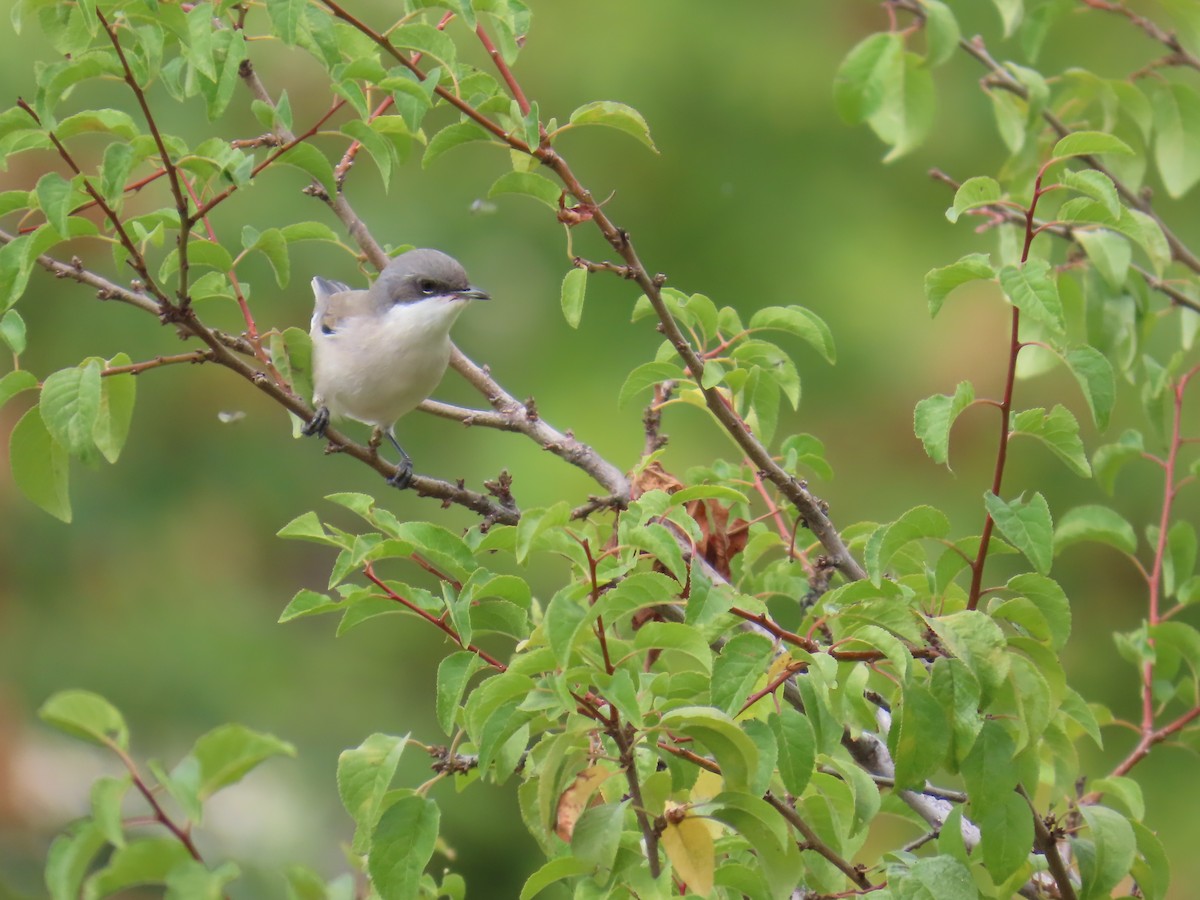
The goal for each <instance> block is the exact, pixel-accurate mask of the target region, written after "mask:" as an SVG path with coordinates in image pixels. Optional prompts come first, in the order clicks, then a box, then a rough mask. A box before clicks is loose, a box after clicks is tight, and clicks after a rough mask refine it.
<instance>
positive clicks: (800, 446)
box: [779, 434, 833, 481]
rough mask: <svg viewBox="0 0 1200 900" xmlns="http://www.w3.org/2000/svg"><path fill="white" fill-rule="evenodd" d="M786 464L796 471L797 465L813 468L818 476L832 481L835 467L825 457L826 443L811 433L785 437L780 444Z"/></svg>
mask: <svg viewBox="0 0 1200 900" xmlns="http://www.w3.org/2000/svg"><path fill="white" fill-rule="evenodd" d="M779 453H780V455H781V456H782V457H783V461H784V466H785V467H786V468H788V469H789V470H790V471H795V469H796V467H797V466H805V467H806V468H808V469H811V470H812V471H813V472H814V473H815V474H816V475H817V477H818V478H822V479H824V480H825V481H830V480H831V479H832V478H833V469H832V468H831V467H830V465H829V463H828V462H827V461H826V459H825V445H824V444H822V443H821V441H820V440H818V439H817V438H815V437H813V436H812V435H811V434H793V435H789V436H788V437H786V438H784V440H783V443H782V444H780V445H779Z"/></svg>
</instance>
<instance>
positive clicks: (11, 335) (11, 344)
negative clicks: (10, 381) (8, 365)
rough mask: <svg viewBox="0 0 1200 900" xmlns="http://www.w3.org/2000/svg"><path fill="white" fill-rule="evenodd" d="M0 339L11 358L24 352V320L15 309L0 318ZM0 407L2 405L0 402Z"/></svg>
mask: <svg viewBox="0 0 1200 900" xmlns="http://www.w3.org/2000/svg"><path fill="white" fill-rule="evenodd" d="M0 339H3V340H4V343H6V344H8V349H9V350H11V351H12V353H13V356H20V355H21V354H22V353H24V352H25V320H24V319H23V318H21V314H20V313H19V312H17V311H16V310H15V309H10V310H9V311H8V312H6V313H4V315H2V316H0ZM18 371H19V370H18ZM9 374H12V373H9ZM0 405H3V403H2V402H0Z"/></svg>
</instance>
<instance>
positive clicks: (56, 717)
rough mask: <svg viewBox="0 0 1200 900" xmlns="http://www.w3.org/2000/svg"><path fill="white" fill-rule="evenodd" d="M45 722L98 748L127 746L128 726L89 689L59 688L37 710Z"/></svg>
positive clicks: (123, 748) (115, 709) (109, 704)
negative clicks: (65, 689) (66, 689)
mask: <svg viewBox="0 0 1200 900" xmlns="http://www.w3.org/2000/svg"><path fill="white" fill-rule="evenodd" d="M38 717H39V718H40V719H41V720H42V721H43V722H45V723H46V724H48V725H53V726H54V727H55V728H57V729H59V730H60V731H65V732H67V733H68V734H72V735H74V736H75V737H79V738H83V739H84V740H86V741H91V742H92V743H93V744H99V745H100V746H102V747H117V748H120V749H121V750H128V749H129V727H128V726H127V725H126V724H125V718H124V716H122V715H121V713H120V711H118V710H117V708H116V707H115V706H113V705H112V704H111V703H109V702H108V701H107V700H105V699H104V698H103V697H101V696H100V695H99V694H93V693H92V692H91V691H79V690H71V691H60V692H59V693H57V694H54V695H53V696H52V697H50V698H49V699H48V700H47V701H46V702H45V703H43V704H42V707H41V709H39V710H38Z"/></svg>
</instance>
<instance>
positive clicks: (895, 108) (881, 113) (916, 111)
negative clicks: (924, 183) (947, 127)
mask: <svg viewBox="0 0 1200 900" xmlns="http://www.w3.org/2000/svg"><path fill="white" fill-rule="evenodd" d="M903 61H904V65H903V66H902V67H901V68H900V69H899V72H898V73H897V74H898V75H899V77H898V78H895V79H894V80H891V81H889V82H887V83H886V84H885V85H884V91H883V99H882V101H881V103H880V105H879V109H877V110H876V111H875V113H874V114H873V115H871V117H870V118H869V119H868V120H867V124H868V125H870V126H871V130H872V131H874V132H875V134H876V135H877V136H878V137H879V139H880V140H881V141H883V142H884V143H885V144H889V145H890V146H891V148H892V149H891V150H890V151H889V152H888V154H887V155H886V156H884V158H883V160H884V162H892V161H893V160H895V159H898V158H900V157H901V156H903V155H904V154H905V153H908V152H909V151H910V150H913V149H915V148H916V147H918V146H920V144H921V143H922V142H923V141H924V140H925V137H926V136H927V135H928V133H929V130H930V128H931V127H932V126H933V115H934V92H933V75H932V74H931V73H930V71H929V69H928V68H926V67H925V61H924V60H923V59H921V57H919V56H918V55H917V54H915V53H905V54H904V57H903Z"/></svg>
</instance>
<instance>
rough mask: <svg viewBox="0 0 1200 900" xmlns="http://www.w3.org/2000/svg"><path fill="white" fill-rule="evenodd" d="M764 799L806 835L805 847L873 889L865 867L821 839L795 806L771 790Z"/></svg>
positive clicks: (848, 875) (863, 886) (868, 888)
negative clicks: (851, 860) (851, 861)
mask: <svg viewBox="0 0 1200 900" xmlns="http://www.w3.org/2000/svg"><path fill="white" fill-rule="evenodd" d="M763 799H764V800H766V801H767V802H768V803H770V804H771V805H772V806H773V807H775V809H776V811H777V812H778V813H779V814H780V815H781V816H783V817H784V819H786V820H787V821H788V824H790V825H791V826H792V827H793V828H795V829H796V830H797V831H799V832H800V833H801V834H802V835H804V849H806V850H812V851H814V852H816V853H818V854H820V855H821V856H823V857H824V858H825V859H827V860H829V862H831V863H833V864H834V865H835V866H837V868H838V869H839V870H840V871H841V872H842V874H843V875H845V876H846V877H847V878H849V879H850V880H851V881H853V882H854V883H855V884H856V885H858V886H859V887H860V888H862V889H863V890H871V889H872V888H873V887H874V886H873V885H872V884H871V880H870V879H869V878H867V875H866V873H865V872H864V871H863V869H862V868H861V867H860V866H856V865H853V864H852V863H850V862H849V861H848V860H846V859H843V858H842V857H841V856H839V855H838V854H837V853H836V852H835V851H834V849H833V848H832V847H830V846H829V845H828V844H826V843H825V842H824V841H823V840H821V836H820V835H819V834H817V833H816V832H815V831H814V830H813V828H812V826H811V825H809V824H808V823H807V822H805V821H804V819H803V818H802V817H801V816H800V813H798V812H797V811H796V808H795V807H794V806H792V805H791V804H790V803H788V802H786V801H784V800H781V799H779V798H778V797H776V796H775V795H774V794H772V793H770V792H769V791H768V792H767V793H766V794H765V795H764V796H763Z"/></svg>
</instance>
